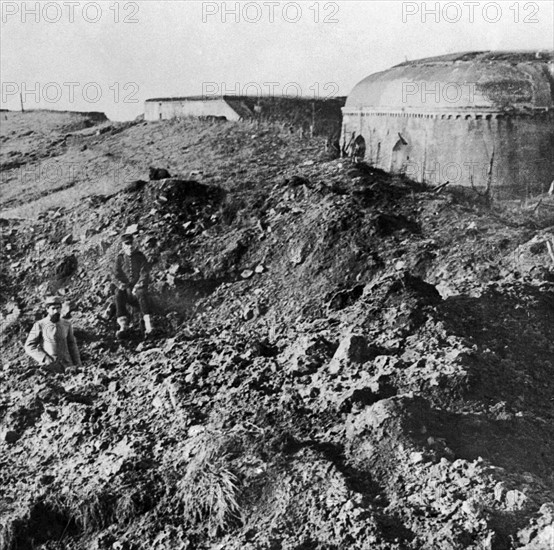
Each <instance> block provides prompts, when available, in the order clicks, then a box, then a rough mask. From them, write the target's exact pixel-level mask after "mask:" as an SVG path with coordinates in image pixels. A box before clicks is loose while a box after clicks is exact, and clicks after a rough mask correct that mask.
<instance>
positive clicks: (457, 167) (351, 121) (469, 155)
mask: <svg viewBox="0 0 554 550" xmlns="http://www.w3.org/2000/svg"><path fill="white" fill-rule="evenodd" d="M352 132H355V134H356V135H358V134H361V135H362V136H363V137H364V139H365V141H366V155H365V160H366V161H367V162H369V163H370V164H373V165H375V166H376V167H378V168H381V169H383V170H386V171H389V172H392V173H405V174H406V175H407V176H409V177H411V178H412V179H414V180H416V181H420V182H423V181H424V182H426V183H430V184H437V185H438V184H441V183H444V182H446V181H450V182H451V184H454V185H462V186H475V187H477V188H479V189H480V190H483V189H484V188H485V187H486V186H487V182H488V180H489V178H491V184H492V186H493V189H494V194H495V195H496V196H504V197H513V196H529V195H533V194H537V193H543V192H545V191H547V190H548V188H549V186H550V183H551V181H552V178H553V176H554V154H553V152H552V151H554V116H553V113H552V112H550V113H540V114H535V115H534V116H523V115H519V116H518V115H515V116H512V117H508V116H503V115H499V114H483V115H479V114H474V113H472V114H469V113H456V114H429V113H403V112H376V111H371V110H363V111H358V112H356V111H351V110H348V109H347V108H345V109H344V110H343V131H342V138H341V142H342V141H344V139H345V138H346V142H347V143H348V140H349V139H350V137H351V135H352ZM399 134H400V135H399ZM400 136H401V137H400ZM401 138H402V139H401ZM491 159H492V172H491Z"/></svg>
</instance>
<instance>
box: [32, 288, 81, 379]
mask: <svg viewBox="0 0 554 550" xmlns="http://www.w3.org/2000/svg"><path fill="white" fill-rule="evenodd" d="M45 306H46V308H47V313H46V317H45V318H44V319H41V320H40V321H37V322H36V323H35V324H34V325H33V328H32V329H31V332H30V333H29V336H28V337H27V340H26V342H25V353H27V355H30V356H31V357H32V358H33V359H34V360H35V361H36V362H37V363H39V364H40V365H44V366H47V367H48V366H50V368H55V367H56V366H58V367H61V368H62V369H65V368H66V367H69V368H77V367H81V356H80V355H79V349H78V348H77V342H76V341H75V336H74V335H73V327H72V326H71V322H70V321H68V320H67V319H62V318H61V317H60V312H61V309H62V304H61V301H60V300H59V298H57V297H56V296H50V297H48V298H46V301H45Z"/></svg>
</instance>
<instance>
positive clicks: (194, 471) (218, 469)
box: [177, 433, 240, 535]
mask: <svg viewBox="0 0 554 550" xmlns="http://www.w3.org/2000/svg"><path fill="white" fill-rule="evenodd" d="M197 443H198V451H197V452H196V454H195V455H194V456H193V457H192V459H191V460H190V462H189V463H188V464H187V467H186V471H185V475H184V476H183V478H182V479H181V481H180V482H179V483H178V487H177V489H178V496H179V499H180V500H181V502H182V505H183V516H184V519H185V523H187V524H190V525H196V524H198V523H202V522H205V523H206V524H207V527H208V530H209V532H210V534H214V535H215V534H216V533H218V532H220V531H222V530H225V529H226V528H228V527H229V526H230V525H231V524H232V523H233V522H235V521H237V520H238V519H239V518H240V504H239V495H240V488H239V479H238V477H237V476H236V475H235V474H234V473H233V471H232V470H231V468H230V465H229V456H228V454H227V452H226V451H225V447H226V444H227V441H226V439H225V438H224V437H217V436H216V437H214V434H213V433H209V434H207V435H203V436H201V437H200V438H199V441H198V442H197Z"/></svg>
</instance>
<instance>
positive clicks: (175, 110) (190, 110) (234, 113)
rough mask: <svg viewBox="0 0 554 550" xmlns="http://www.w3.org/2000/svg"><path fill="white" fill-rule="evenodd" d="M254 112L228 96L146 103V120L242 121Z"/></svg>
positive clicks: (168, 99) (154, 100) (194, 97)
mask: <svg viewBox="0 0 554 550" xmlns="http://www.w3.org/2000/svg"><path fill="white" fill-rule="evenodd" d="M251 115H252V112H251V111H250V109H248V107H247V106H246V105H244V104H243V103H242V102H241V101H240V100H236V99H234V98H231V97H227V96H220V97H216V96H214V97H210V96H189V97H161V98H154V99H147V100H146V101H145V103H144V120H150V121H154V120H169V119H172V118H180V117H197V118H220V119H223V118H224V119H225V120H241V119H245V118H249V117H250V116H251Z"/></svg>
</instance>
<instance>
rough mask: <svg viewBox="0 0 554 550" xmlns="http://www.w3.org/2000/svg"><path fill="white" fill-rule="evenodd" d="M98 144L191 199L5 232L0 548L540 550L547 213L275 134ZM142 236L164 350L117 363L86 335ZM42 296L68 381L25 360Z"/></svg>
mask: <svg viewBox="0 0 554 550" xmlns="http://www.w3.org/2000/svg"><path fill="white" fill-rule="evenodd" d="M252 136H254V137H252ZM214 138H215V139H214ZM87 139H88V138H87ZM90 139H95V140H96V139H97V140H98V143H97V144H95V145H94V147H95V151H96V153H95V154H96V155H97V158H101V157H102V155H105V154H107V152H109V153H111V154H113V155H114V156H117V157H118V158H121V159H124V162H125V163H130V164H131V165H132V164H133V163H135V165H136V166H139V167H140V169H141V170H142V171H145V170H146V169H147V167H148V166H149V165H155V166H163V167H166V168H169V170H170V172H171V173H172V174H175V175H178V176H180V177H181V179H168V180H162V181H159V182H148V183H130V182H125V183H121V184H118V185H116V186H113V187H112V188H111V189H110V192H109V193H106V194H100V193H97V194H94V195H89V196H88V198H87V199H86V200H83V201H81V202H80V203H78V202H76V203H74V204H68V205H67V206H66V208H57V209H50V210H45V211H44V212H43V213H42V214H40V215H39V216H38V219H33V220H21V219H19V220H13V219H12V220H9V221H6V222H5V223H4V227H3V229H4V231H3V253H4V256H5V261H4V262H3V266H2V282H3V285H2V287H3V294H2V301H1V305H2V315H3V318H2V328H3V354H2V365H3V368H2V370H1V371H0V382H1V384H2V387H3V389H4V391H3V393H2V397H1V401H0V433H1V435H2V441H1V442H0V445H1V447H0V449H1V450H2V453H1V454H0V483H1V485H0V486H1V487H2V495H1V497H0V499H1V500H0V517H1V525H2V528H1V531H0V548H1V549H2V550H11V549H13V548H18V549H27V548H42V549H47V548H48V549H85V548H86V549H98V550H100V549H112V548H114V549H124V548H125V549H129V550H131V549H133V550H134V549H139V548H145V549H146V548H148V549H160V550H161V549H194V548H210V549H216V548H218V549H220V548H221V549H222V548H225V549H236V550H239V549H249V550H254V549H268V550H269V549H291V550H292V549H343V548H352V549H366V548H372V549H373V548H375V549H383V550H384V549H441V550H442V549H460V550H462V549H475V550H476V549H487V548H488V549H494V550H501V549H511V548H525V549H527V550H531V549H535V550H537V549H547V548H550V546H551V544H552V540H553V536H554V523H553V519H554V475H553V474H554V470H553V467H552V458H551V457H552V456H553V455H554V433H553V432H554V428H553V426H554V422H553V421H554V402H553V398H552V396H553V395H554V382H553V377H552V373H553V369H554V343H553V340H552V327H553V326H554V293H553V291H554V285H553V283H552V261H551V259H550V257H549V254H548V249H547V244H546V242H547V240H549V239H552V238H553V236H554V235H553V226H552V223H553V220H552V218H551V217H550V219H549V217H548V216H549V214H548V212H549V210H548V206H546V207H545V208H543V207H540V208H538V209H537V210H535V212H534V213H528V214H525V213H522V212H520V211H516V210H514V209H510V210H509V209H507V208H506V207H504V208H500V207H497V208H485V207H483V206H479V205H478V204H474V203H473V204H472V203H471V202H470V201H468V200H467V199H464V198H461V197H457V196H456V195H453V194H447V193H444V192H443V193H444V194H440V193H439V194H437V193H433V192H431V191H429V190H425V189H421V188H417V187H414V186H413V185H412V184H411V183H410V182H407V181H403V180H402V179H399V178H391V177H389V176H388V175H386V174H384V173H382V172H379V171H375V170H372V169H371V168H369V167H366V166H363V165H362V166H358V167H352V166H351V165H349V164H346V163H344V162H341V161H338V160H326V159H325V158H324V157H323V156H322V155H321V154H320V153H319V151H320V149H321V146H322V143H321V142H320V141H318V140H301V139H300V138H299V137H298V136H294V137H292V138H291V137H290V136H288V135H287V134H286V133H282V132H281V131H280V130H279V129H278V128H276V127H272V126H267V125H262V126H261V127H259V128H253V127H250V126H241V125H231V124H229V125H227V124H224V125H217V124H208V123H191V122H189V123H175V124H172V123H165V124H152V125H141V124H136V125H132V126H129V127H124V128H123V130H122V131H121V132H119V133H118V135H110V134H109V132H108V133H106V134H100V135H99V136H94V138H92V136H91V137H90ZM83 153H85V154H86V151H84V152H83ZM191 171H202V174H196V175H195V176H194V179H193V178H191V177H190V173H191ZM140 175H141V176H142V178H143V179H145V174H144V173H142V172H141V174H140ZM78 185H83V186H84V187H83V189H82V192H83V194H84V193H85V192H86V189H87V187H86V182H80V183H79V184H78ZM51 192H53V193H54V194H53V195H50V194H48V195H45V196H44V197H43V198H42V199H37V200H36V202H34V203H33V208H35V212H37V210H38V206H39V205H40V206H43V204H44V203H43V202H41V201H44V200H45V199H48V198H52V197H53V198H52V200H57V199H58V198H59V197H60V193H61V192H59V191H55V190H51ZM83 196H84V195H83ZM11 204H14V203H11ZM20 204H21V206H18V207H17V208H20V209H23V208H27V206H24V205H23V199H21V203H20ZM541 204H542V205H543V206H544V205H545V204H548V201H547V198H546V197H545V198H544V200H543V203H541ZM133 224H136V225H137V230H138V235H139V238H140V240H141V242H142V243H143V247H144V250H145V251H147V253H148V254H149V256H150V257H151V258H152V261H153V262H154V270H153V284H152V289H153V294H154V298H155V302H156V304H155V305H156V312H157V316H156V324H157V326H158V327H159V329H160V334H159V336H158V337H157V338H156V339H153V340H149V341H141V340H140V339H138V338H137V339H131V340H130V341H129V342H128V343H125V344H121V343H119V342H117V341H116V340H115V339H114V338H113V333H114V330H115V322H114V320H113V318H112V319H111V320H104V319H103V318H100V316H99V314H100V313H102V312H104V311H105V310H106V307H107V306H108V305H109V298H110V295H111V292H112V289H111V287H110V275H109V266H110V264H111V261H112V259H113V257H114V254H115V253H116V250H117V246H118V244H117V243H118V236H119V235H120V234H121V233H122V232H123V231H124V230H125V228H127V227H129V226H131V225H133ZM71 256H73V257H74V258H75V259H77V267H76V268H75V266H74V261H73V260H70V258H71ZM549 269H550V270H549ZM46 292H58V293H59V294H60V295H61V296H63V297H64V299H65V300H66V307H65V310H72V312H71V316H72V318H73V322H74V325H75V327H76V329H77V336H78V338H79V343H80V347H81V349H82V355H83V359H84V368H83V369H82V371H81V372H77V373H69V372H67V373H52V372H44V371H42V370H41V369H38V368H37V367H36V366H35V365H32V364H31V362H30V361H29V360H28V359H27V358H24V357H22V347H21V344H22V342H23V341H24V338H25V336H26V334H27V332H28V330H29V328H30V326H31V323H32V321H33V319H34V318H35V315H40V313H41V311H40V296H41V295H43V294H45V293H46Z"/></svg>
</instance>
